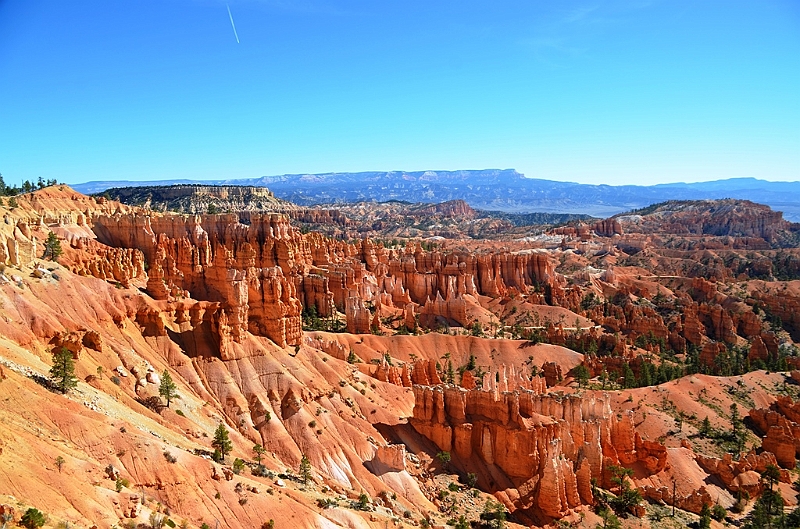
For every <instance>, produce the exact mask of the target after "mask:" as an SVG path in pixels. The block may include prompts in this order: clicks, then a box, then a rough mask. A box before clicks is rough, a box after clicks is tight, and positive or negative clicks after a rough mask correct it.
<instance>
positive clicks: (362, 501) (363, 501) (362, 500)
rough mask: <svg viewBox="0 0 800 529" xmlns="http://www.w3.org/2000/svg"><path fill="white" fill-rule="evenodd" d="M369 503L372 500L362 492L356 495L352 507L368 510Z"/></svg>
mask: <svg viewBox="0 0 800 529" xmlns="http://www.w3.org/2000/svg"><path fill="white" fill-rule="evenodd" d="M371 503H372V500H370V499H369V496H367V495H366V494H365V493H363V492H362V493H361V494H360V495H359V496H358V500H356V502H355V503H354V504H353V508H354V509H356V510H358V511H368V510H370V504H371Z"/></svg>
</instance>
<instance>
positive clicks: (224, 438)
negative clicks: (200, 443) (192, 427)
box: [211, 423, 233, 462]
mask: <svg viewBox="0 0 800 529" xmlns="http://www.w3.org/2000/svg"><path fill="white" fill-rule="evenodd" d="M211 446H212V447H214V449H215V451H214V453H215V454H217V453H218V454H219V455H218V457H215V458H214V460H215V461H217V462H221V461H225V456H226V455H227V454H228V453H229V452H230V451H231V449H232V448H233V444H232V443H231V440H230V437H229V436H228V429H227V428H225V425H224V424H223V423H219V426H217V429H216V430H214V440H213V441H212V442H211Z"/></svg>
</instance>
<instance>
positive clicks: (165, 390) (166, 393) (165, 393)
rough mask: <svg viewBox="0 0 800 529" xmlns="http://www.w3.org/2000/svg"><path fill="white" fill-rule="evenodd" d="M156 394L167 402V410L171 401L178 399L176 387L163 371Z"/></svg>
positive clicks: (167, 373)
mask: <svg viewBox="0 0 800 529" xmlns="http://www.w3.org/2000/svg"><path fill="white" fill-rule="evenodd" d="M158 394H159V395H161V397H162V398H163V399H164V400H166V401H167V408H169V403H170V401H171V400H172V399H174V398H177V397H178V386H177V385H175V382H173V380H172V377H171V376H170V374H169V372H168V371H167V370H166V369H165V370H164V374H162V375H161V384H160V385H159V386H158Z"/></svg>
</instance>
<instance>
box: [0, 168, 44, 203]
mask: <svg viewBox="0 0 800 529" xmlns="http://www.w3.org/2000/svg"><path fill="white" fill-rule="evenodd" d="M54 185H58V181H57V180H56V179H55V178H53V179H48V180H45V179H44V178H42V177H41V176H40V177H39V179H38V180H37V181H36V182H31V181H29V180H25V181H24V182H22V185H21V186H17V185H13V186H9V185H8V184H6V182H5V180H4V179H3V174H2V173H0V196H4V197H13V196H16V195H19V194H20V193H30V192H31V191H36V190H37V189H44V188H45V187H48V186H54Z"/></svg>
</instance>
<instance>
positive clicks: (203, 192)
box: [104, 185, 297, 214]
mask: <svg viewBox="0 0 800 529" xmlns="http://www.w3.org/2000/svg"><path fill="white" fill-rule="evenodd" d="M104 194H105V195H106V196H110V197H112V198H113V199H115V200H119V201H120V202H123V203H125V204H130V205H134V206H142V207H146V208H150V209H152V210H154V211H177V212H179V213H187V214H197V213H208V212H210V213H213V212H216V211H281V212H283V211H291V210H294V209H296V208H297V206H295V205H294V204H292V203H291V202H286V201H284V200H281V199H278V198H276V197H275V195H274V194H273V193H272V191H270V190H269V189H267V188H265V187H257V186H231V185H228V186H225V185H222V186H216V185H170V186H137V187H121V188H110V189H108V190H106V191H105V192H104Z"/></svg>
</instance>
